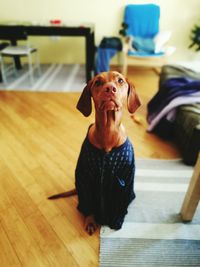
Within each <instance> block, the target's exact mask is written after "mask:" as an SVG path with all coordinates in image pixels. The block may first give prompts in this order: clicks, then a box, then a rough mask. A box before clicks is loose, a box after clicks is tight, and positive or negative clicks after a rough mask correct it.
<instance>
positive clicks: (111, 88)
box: [105, 84, 117, 93]
mask: <svg viewBox="0 0 200 267" xmlns="http://www.w3.org/2000/svg"><path fill="white" fill-rule="evenodd" d="M105 91H106V93H116V92H117V89H116V87H115V86H113V85H111V84H109V85H107V86H106V87H105Z"/></svg>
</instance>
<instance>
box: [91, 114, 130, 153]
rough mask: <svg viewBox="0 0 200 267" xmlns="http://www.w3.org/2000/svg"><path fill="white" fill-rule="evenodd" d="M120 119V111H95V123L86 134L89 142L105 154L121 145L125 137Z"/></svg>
mask: <svg viewBox="0 0 200 267" xmlns="http://www.w3.org/2000/svg"><path fill="white" fill-rule="evenodd" d="M121 119H122V110H119V111H114V110H111V111H96V113H95V123H94V125H93V126H92V127H91V128H90V130H89V134H88V137H89V140H90V142H91V143H92V144H93V145H94V146H96V147H98V148H100V149H103V150H105V151H106V152H109V151H111V150H112V149H113V148H114V147H118V146H120V145H121V144H123V143H124V142H125V140H126V138H127V136H126V133H125V129H124V127H123V125H122V123H121Z"/></svg>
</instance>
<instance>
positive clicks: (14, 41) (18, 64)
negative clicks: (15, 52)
mask: <svg viewBox="0 0 200 267" xmlns="http://www.w3.org/2000/svg"><path fill="white" fill-rule="evenodd" d="M11 44H12V45H14V46H16V45H17V40H11ZM14 61H15V66H16V69H18V70H20V69H22V65H21V61H20V57H19V56H14Z"/></svg>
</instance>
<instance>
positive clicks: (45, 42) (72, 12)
mask: <svg viewBox="0 0 200 267" xmlns="http://www.w3.org/2000/svg"><path fill="white" fill-rule="evenodd" d="M131 3H132V4H134V3H157V4H159V5H160V7H161V19H160V27H161V30H162V29H163V30H164V29H165V30H172V31H173V35H172V38H171V41H170V43H171V44H173V45H175V46H176V47H177V52H176V53H175V54H174V57H173V58H174V60H188V59H193V58H194V57H195V56H196V53H194V52H193V51H192V50H189V49H188V45H189V44H190V40H189V35H190V31H191V28H192V27H193V26H194V24H196V23H199V24H200V1H199V0H184V1H183V0H157V1H155V0H152V1H141V0H140V1H139V0H138V1H136V0H135V1H129V0H85V1H81V0H73V1H70V0H56V1H55V0H34V1H33V0H29V1H28V0H14V1H13V0H5V1H3V0H0V20H1V21H5V20H14V21H15V20H17V21H32V22H34V23H44V22H48V21H49V20H50V19H57V18H58V19H61V20H62V21H64V22H66V23H67V22H68V21H69V22H70V23H71V22H72V23H75V24H77V23H80V24H82V23H83V22H92V23H94V24H95V41H96V45H98V44H99V42H100V40H101V39H102V37H104V36H117V35H118V31H119V28H120V25H121V22H122V17H123V8H124V6H125V5H126V4H131ZM31 39H32V42H34V43H35V44H37V45H38V46H39V47H40V57H41V61H43V62H63V63H74V62H75V63H82V62H84V55H85V50H84V39H83V38H72V37H70V38H69V37H68V38H61V39H60V40H59V41H53V40H52V39H50V38H48V37H37V38H36V37H32V38H31Z"/></svg>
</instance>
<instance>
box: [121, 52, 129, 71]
mask: <svg viewBox="0 0 200 267" xmlns="http://www.w3.org/2000/svg"><path fill="white" fill-rule="evenodd" d="M122 53H123V52H122ZM127 64H128V62H127V57H126V54H124V53H123V55H122V74H123V75H124V76H127V69H128V65H127Z"/></svg>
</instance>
